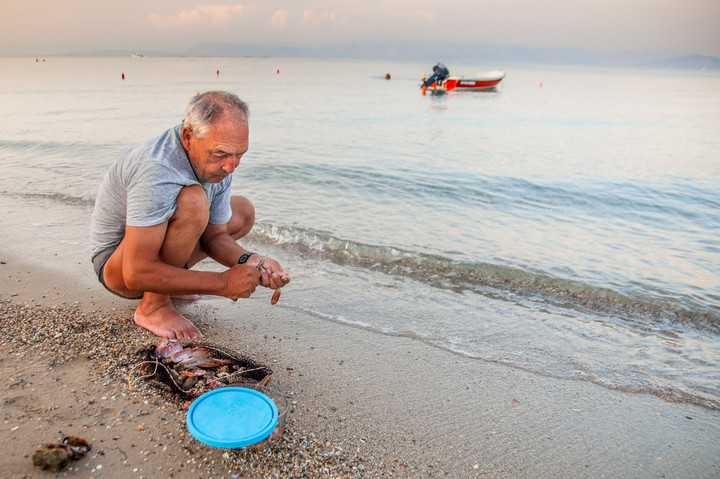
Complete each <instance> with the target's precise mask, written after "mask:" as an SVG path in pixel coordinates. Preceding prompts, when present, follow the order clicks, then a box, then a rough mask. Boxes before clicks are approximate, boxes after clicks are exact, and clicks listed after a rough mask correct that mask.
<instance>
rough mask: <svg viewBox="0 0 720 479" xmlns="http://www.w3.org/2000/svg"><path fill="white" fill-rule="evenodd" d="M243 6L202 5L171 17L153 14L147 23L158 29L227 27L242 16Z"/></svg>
mask: <svg viewBox="0 0 720 479" xmlns="http://www.w3.org/2000/svg"><path fill="white" fill-rule="evenodd" d="M244 11H245V7H243V6H242V5H200V6H199V7H197V8H195V9H193V10H183V11H181V12H178V13H174V14H170V15H159V14H156V13H151V14H150V15H148V16H147V17H145V21H146V22H147V23H150V24H151V25H154V26H156V27H158V28H184V27H187V26H197V25H214V26H221V25H225V24H226V23H228V21H230V19H231V18H232V17H235V16H239V15H242V14H243V13H244Z"/></svg>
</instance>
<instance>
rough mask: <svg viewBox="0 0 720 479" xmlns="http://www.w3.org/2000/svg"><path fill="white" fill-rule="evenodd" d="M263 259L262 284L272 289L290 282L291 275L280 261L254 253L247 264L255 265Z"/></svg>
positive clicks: (261, 267) (261, 268)
mask: <svg viewBox="0 0 720 479" xmlns="http://www.w3.org/2000/svg"><path fill="white" fill-rule="evenodd" d="M261 261H262V265H261V266H260V268H258V269H259V270H260V286H264V287H266V288H270V289H278V288H282V287H283V286H285V285H286V284H288V283H289V282H290V275H289V274H288V273H287V272H285V271H284V270H283V269H282V266H280V263H278V262H277V261H275V260H274V259H272V258H268V257H267V256H260V255H257V254H254V255H252V256H251V257H250V259H249V260H248V262H247V264H249V265H252V266H255V267H256V268H257V266H258V264H260V262H261Z"/></svg>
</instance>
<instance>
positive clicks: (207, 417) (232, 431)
mask: <svg viewBox="0 0 720 479" xmlns="http://www.w3.org/2000/svg"><path fill="white" fill-rule="evenodd" d="M277 423H278V411H277V406H275V403H274V402H273V400H272V399H270V398H269V397H268V396H267V395H265V394H263V393H261V392H260V391H256V390H254V389H248V388H238V387H227V388H219V389H213V390H212V391H210V392H207V393H205V394H203V395H202V396H200V397H199V398H197V399H196V400H195V401H194V402H193V403H192V405H191V406H190V409H188V412H187V425H188V429H189V430H190V434H192V435H193V437H194V438H195V439H197V440H198V441H200V442H203V443H205V444H208V445H210V446H215V447H224V448H229V449H234V448H238V447H245V446H250V445H252V444H255V443H257V442H260V441H262V440H263V439H265V438H266V437H268V436H269V435H270V434H271V433H272V432H273V430H274V429H275V427H276V426H277Z"/></svg>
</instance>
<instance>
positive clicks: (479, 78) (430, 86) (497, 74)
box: [420, 63, 506, 95]
mask: <svg viewBox="0 0 720 479" xmlns="http://www.w3.org/2000/svg"><path fill="white" fill-rule="evenodd" d="M505 75H506V74H505V72H504V71H502V70H492V71H488V72H483V73H478V74H477V75H474V76H451V75H450V71H449V70H448V69H447V67H446V66H445V65H443V64H442V63H438V64H437V65H435V66H434V67H433V73H432V74H431V75H425V76H424V77H423V79H422V84H421V85H420V86H421V88H422V91H423V95H424V94H425V92H426V91H427V90H429V91H430V92H438V93H439V92H447V91H496V90H497V87H498V85H499V84H500V82H501V81H502V79H503V78H505Z"/></svg>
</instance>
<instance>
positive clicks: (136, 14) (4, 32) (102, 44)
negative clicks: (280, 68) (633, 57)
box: [0, 0, 720, 57]
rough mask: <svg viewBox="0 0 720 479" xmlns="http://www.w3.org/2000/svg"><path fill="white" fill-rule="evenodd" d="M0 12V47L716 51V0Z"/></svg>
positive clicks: (27, 50) (1, 8) (469, 0)
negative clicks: (379, 45)
mask: <svg viewBox="0 0 720 479" xmlns="http://www.w3.org/2000/svg"><path fill="white" fill-rule="evenodd" d="M0 12H1V13H2V14H1V15H0V55H31V56H38V55H57V54H63V53H70V52H77V51H96V50H127V51H129V52H133V51H151V50H156V51H157V50H164V51H171V52H181V51H183V50H185V49H187V48H189V47H192V46H193V45H196V44H199V43H203V42H208V41H218V42H227V43H245V44H256V45H274V46H280V45H294V46H303V47H318V46H326V45H332V44H337V43H349V42H359V41H412V42H416V41H424V42H433V41H450V42H457V43H479V44H486V45H497V46H510V45H512V46H525V47H539V48H580V49H584V50H591V51H597V52H619V51H640V50H653V51H663V52H673V53H678V54H683V55H684V54H691V53H695V54H701V55H712V56H718V57H720V0H543V1H539V0H450V1H438V0H352V1H346V0H336V1H331V0H278V1H273V0H265V1H262V0H244V1H240V2H235V1H231V0H208V1H197V0H195V1H193V0H121V1H113V2H107V1H104V0H0Z"/></svg>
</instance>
